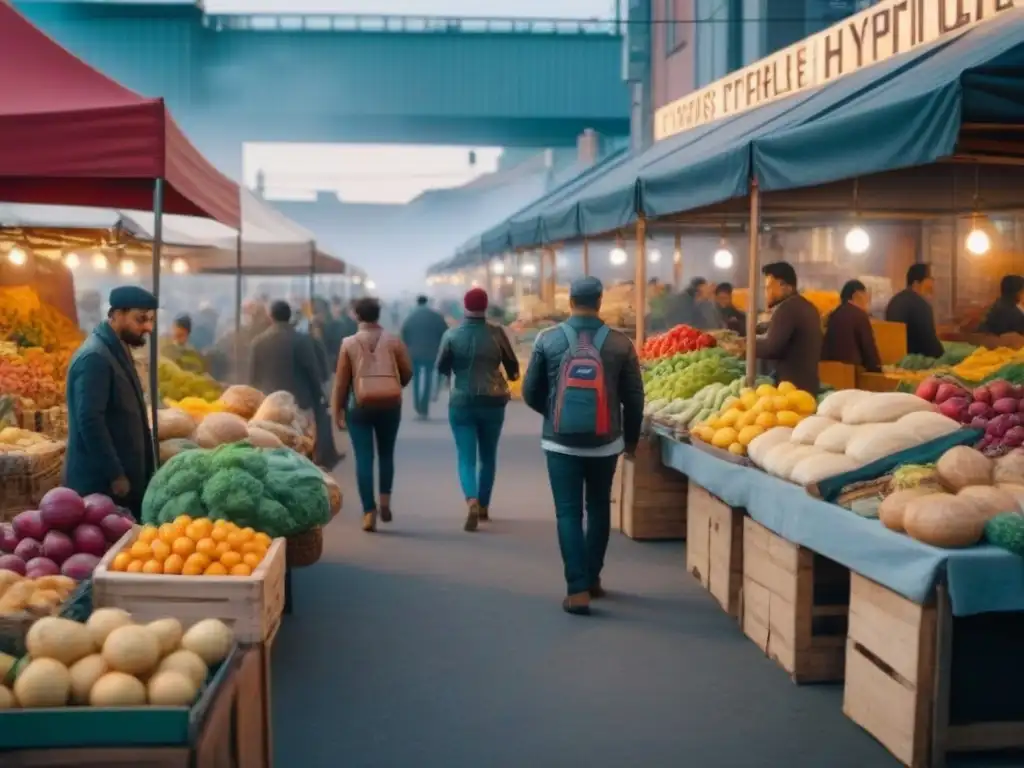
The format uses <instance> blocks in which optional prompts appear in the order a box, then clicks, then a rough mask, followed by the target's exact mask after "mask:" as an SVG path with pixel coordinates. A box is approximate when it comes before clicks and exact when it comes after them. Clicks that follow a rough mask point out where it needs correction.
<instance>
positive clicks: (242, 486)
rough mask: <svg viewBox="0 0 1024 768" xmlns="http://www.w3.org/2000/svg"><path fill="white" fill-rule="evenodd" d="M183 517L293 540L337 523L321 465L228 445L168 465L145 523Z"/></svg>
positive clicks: (152, 490)
mask: <svg viewBox="0 0 1024 768" xmlns="http://www.w3.org/2000/svg"><path fill="white" fill-rule="evenodd" d="M179 515H191V516H192V517H209V518H212V519H214V520H221V519H224V520H230V521H232V522H233V523H236V524H237V525H240V526H250V527H252V528H255V529H256V530H258V531H263V532H264V533H266V534H268V535H270V536H275V537H276V536H291V535H293V534H296V533H302V532H304V531H308V530H310V529H311V528H314V527H316V526H318V525H323V524H324V523H326V522H328V521H329V520H330V519H331V511H330V507H329V502H328V497H327V489H326V487H325V486H324V480H323V475H322V474H321V473H320V470H319V469H317V468H316V466H315V465H314V464H313V463H312V462H310V461H309V460H307V459H305V458H304V457H302V456H300V455H299V454H298V453H296V452H295V451H292V450H290V449H288V448H273V449H265V448H256V447H254V446H252V445H250V444H248V443H228V444H227V445H222V446H219V447H218V448H214V449H213V450H210V451H206V450H202V449H196V450H191V451H184V452H182V453H179V454H178V455H177V456H174V457H173V458H172V459H171V460H170V461H168V462H167V463H166V464H164V465H163V466H162V467H161V468H160V469H159V470H158V471H157V473H156V474H155V475H154V476H153V479H152V480H151V481H150V484H149V488H147V489H146V496H145V498H144V499H143V501H142V522H144V523H147V524H151V525H160V524H161V523H167V522H170V521H172V520H174V518H176V517H178V516H179Z"/></svg>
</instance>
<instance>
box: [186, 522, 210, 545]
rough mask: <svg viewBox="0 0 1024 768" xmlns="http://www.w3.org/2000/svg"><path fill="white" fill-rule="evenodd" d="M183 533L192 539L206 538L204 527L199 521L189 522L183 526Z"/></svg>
mask: <svg viewBox="0 0 1024 768" xmlns="http://www.w3.org/2000/svg"><path fill="white" fill-rule="evenodd" d="M185 535H186V536H188V537H189V538H190V539H192V541H199V540H200V539H205V538H206V528H205V527H203V526H202V525H200V524H199V523H189V524H188V525H186V526H185Z"/></svg>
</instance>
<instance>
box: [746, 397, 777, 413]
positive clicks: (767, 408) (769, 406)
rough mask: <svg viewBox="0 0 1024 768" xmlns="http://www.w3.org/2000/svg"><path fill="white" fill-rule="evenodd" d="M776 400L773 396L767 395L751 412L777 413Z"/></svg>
mask: <svg viewBox="0 0 1024 768" xmlns="http://www.w3.org/2000/svg"><path fill="white" fill-rule="evenodd" d="M774 403H775V398H774V397H773V396H771V395H765V396H764V397H762V398H761V399H760V400H758V401H757V405H755V406H754V407H753V408H752V409H751V410H760V412H761V413H775V404H774Z"/></svg>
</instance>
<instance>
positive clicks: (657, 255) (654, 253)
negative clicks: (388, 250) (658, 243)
mask: <svg viewBox="0 0 1024 768" xmlns="http://www.w3.org/2000/svg"><path fill="white" fill-rule="evenodd" d="M647 260H648V261H649V262H651V264H657V263H658V262H659V261H661V251H660V250H658V249H657V248H652V249H651V250H650V253H648V254H647Z"/></svg>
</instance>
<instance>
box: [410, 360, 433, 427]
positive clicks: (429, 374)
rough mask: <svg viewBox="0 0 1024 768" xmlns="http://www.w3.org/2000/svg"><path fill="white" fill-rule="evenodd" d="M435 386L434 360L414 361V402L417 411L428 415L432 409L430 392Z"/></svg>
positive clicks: (421, 414)
mask: <svg viewBox="0 0 1024 768" xmlns="http://www.w3.org/2000/svg"><path fill="white" fill-rule="evenodd" d="M433 388H434V361H433V360H413V361H412V403H413V407H414V408H415V409H416V413H418V414H419V415H420V416H426V415H427V413H428V411H429V410H430V394H431V390H432V389H433Z"/></svg>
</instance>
